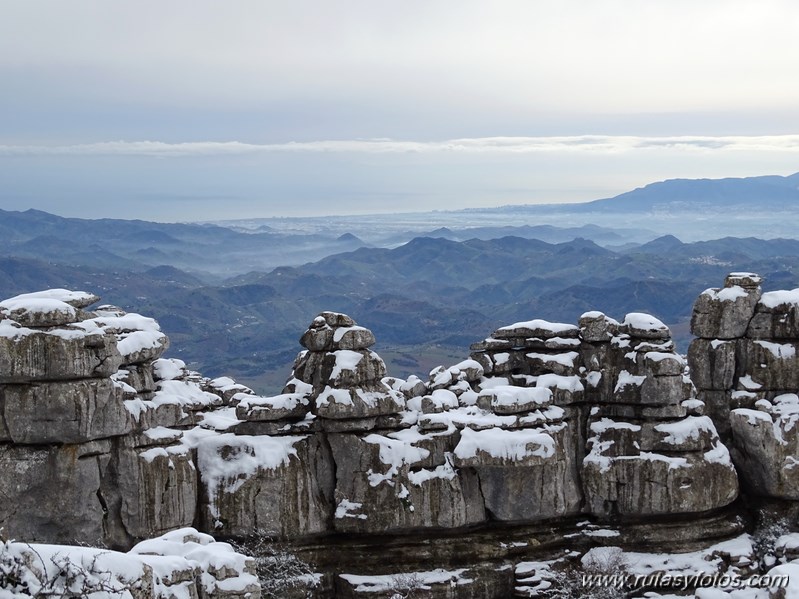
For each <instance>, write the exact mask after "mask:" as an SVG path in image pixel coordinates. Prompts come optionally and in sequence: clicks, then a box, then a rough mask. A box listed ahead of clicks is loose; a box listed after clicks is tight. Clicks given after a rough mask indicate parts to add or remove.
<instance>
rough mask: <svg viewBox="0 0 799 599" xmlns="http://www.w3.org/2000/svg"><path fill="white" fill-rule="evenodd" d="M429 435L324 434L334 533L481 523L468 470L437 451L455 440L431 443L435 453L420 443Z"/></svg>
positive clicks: (477, 495) (482, 512) (448, 438)
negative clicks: (331, 465) (332, 482)
mask: <svg viewBox="0 0 799 599" xmlns="http://www.w3.org/2000/svg"><path fill="white" fill-rule="evenodd" d="M432 437H433V435H429V434H428V435H425V434H423V433H419V432H413V431H411V432H410V433H409V434H408V433H406V434H399V433H397V434H396V435H391V436H385V435H377V434H371V435H367V436H363V437H362V436H359V435H352V434H335V435H330V436H329V440H330V446H331V449H332V452H333V459H334V460H335V463H336V494H335V496H336V509H335V514H334V521H333V522H334V527H335V529H336V530H337V531H341V532H360V533H384V532H389V531H394V532H396V531H400V530H405V531H410V530H414V529H422V528H459V527H463V526H468V525H470V524H476V523H479V522H482V521H483V520H485V510H484V507H483V501H482V497H481V495H480V490H479V484H478V481H477V478H476V476H475V475H474V472H471V471H469V470H456V469H455V467H454V466H453V464H452V454H451V453H449V452H445V451H443V450H444V449H445V448H450V447H451V446H452V444H453V443H454V442H455V440H456V439H457V437H454V438H453V437H451V436H449V435H444V436H442V437H440V438H439V441H438V442H433V443H435V445H437V446H438V451H435V452H434V451H431V449H432V447H431V446H430V445H429V444H427V443H426V442H425V439H431V438H432ZM442 444H443V445H442ZM439 460H440V461H439Z"/></svg>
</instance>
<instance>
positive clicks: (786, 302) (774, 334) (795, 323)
mask: <svg viewBox="0 0 799 599" xmlns="http://www.w3.org/2000/svg"><path fill="white" fill-rule="evenodd" d="M746 336H747V337H751V338H754V339H799V289H794V290H793V291H770V292H768V293H764V294H763V295H762V297H761V298H760V301H759V302H758V303H757V306H756V308H755V314H754V316H753V317H752V320H751V321H750V322H749V327H748V328H747V330H746Z"/></svg>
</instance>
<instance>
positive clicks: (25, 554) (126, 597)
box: [0, 541, 154, 599]
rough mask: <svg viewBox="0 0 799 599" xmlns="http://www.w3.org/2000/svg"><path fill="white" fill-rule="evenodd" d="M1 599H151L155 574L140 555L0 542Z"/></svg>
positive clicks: (104, 550)
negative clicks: (84, 598) (51, 598)
mask: <svg viewBox="0 0 799 599" xmlns="http://www.w3.org/2000/svg"><path fill="white" fill-rule="evenodd" d="M0 581H2V582H3V583H4V584H3V585H2V587H1V588H0V598H2V599H18V598H19V599H22V598H25V597H50V596H53V597H67V596H69V597H91V598H92V599H101V598H106V597H114V598H119V599H145V598H148V599H149V597H152V592H151V590H150V589H151V587H152V585H153V582H154V580H153V571H152V568H151V567H150V566H148V565H147V564H146V563H145V562H144V561H143V560H141V559H140V558H138V557H137V556H135V555H131V554H125V553H119V552H116V551H109V550H106V549H95V548H92V547H76V546H68V545H45V544H38V543H37V544H28V543H15V542H13V541H12V542H4V541H0Z"/></svg>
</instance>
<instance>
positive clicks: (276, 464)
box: [197, 433, 335, 538]
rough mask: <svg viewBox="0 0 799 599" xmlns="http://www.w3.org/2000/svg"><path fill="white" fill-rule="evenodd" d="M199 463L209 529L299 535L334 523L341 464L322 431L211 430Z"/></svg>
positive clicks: (201, 445)
mask: <svg viewBox="0 0 799 599" xmlns="http://www.w3.org/2000/svg"><path fill="white" fill-rule="evenodd" d="M197 465H198V469H199V473H200V480H201V484H202V493H201V506H200V522H201V523H202V525H203V527H204V529H205V530H209V531H210V530H212V531H216V532H217V533H218V534H223V535H229V536H239V537H246V536H249V535H251V534H253V532H255V531H261V532H263V533H265V534H267V535H270V536H275V537H282V538H296V537H302V536H307V535H314V534H320V533H324V532H328V531H330V530H331V528H332V525H331V523H332V517H333V488H334V484H335V481H334V472H335V469H334V467H333V462H332V458H331V456H330V450H329V448H328V447H327V444H326V443H325V442H324V441H323V440H322V439H321V438H320V437H319V436H281V437H272V436H267V435H261V436H237V435H233V434H230V433H225V434H217V435H209V436H208V437H206V438H204V439H202V440H201V441H200V442H199V444H198V446H197Z"/></svg>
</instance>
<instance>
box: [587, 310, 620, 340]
mask: <svg viewBox="0 0 799 599" xmlns="http://www.w3.org/2000/svg"><path fill="white" fill-rule="evenodd" d="M618 328H619V322H618V321H617V320H614V319H613V318H610V317H608V316H605V315H604V314H603V313H602V312H596V311H593V312H586V313H584V314H583V315H582V316H580V337H581V338H582V340H583V341H586V342H588V343H600V342H604V341H610V339H611V338H612V337H614V336H615V335H616V334H618Z"/></svg>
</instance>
